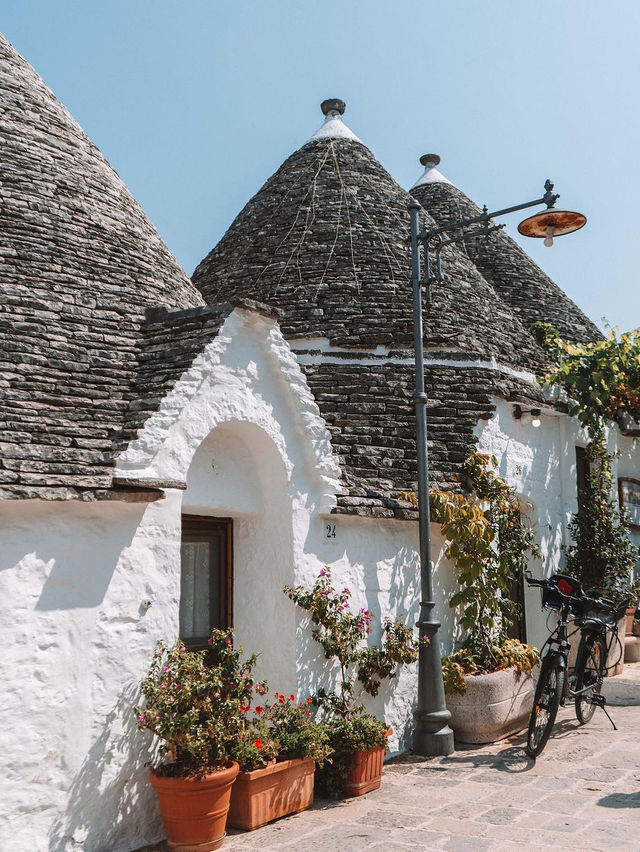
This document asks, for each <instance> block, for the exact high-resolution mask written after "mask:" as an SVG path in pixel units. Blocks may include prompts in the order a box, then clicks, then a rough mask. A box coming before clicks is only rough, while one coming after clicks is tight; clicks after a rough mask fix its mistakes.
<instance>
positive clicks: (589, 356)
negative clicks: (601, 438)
mask: <svg viewBox="0 0 640 852" xmlns="http://www.w3.org/2000/svg"><path fill="white" fill-rule="evenodd" d="M531 331H532V333H533V335H534V337H535V338H536V339H537V340H538V342H539V343H540V344H542V346H543V347H544V348H545V349H546V350H547V352H548V353H549V354H550V355H551V357H552V358H553V360H554V361H555V362H556V366H555V368H554V369H553V370H552V371H551V372H550V373H549V374H548V375H547V376H545V384H546V385H547V386H551V385H560V386H562V387H564V388H566V390H567V393H568V396H569V414H570V415H571V416H572V417H577V418H578V420H579V421H580V423H581V424H582V425H583V426H585V427H586V429H587V431H588V432H589V436H590V437H591V438H592V439H595V438H596V437H597V436H598V434H599V433H600V432H602V430H603V428H604V426H605V425H606V424H607V422H613V421H615V420H616V419H617V418H618V417H619V415H620V414H621V413H622V412H627V413H628V414H630V415H631V417H633V419H634V420H640V329H635V331H628V332H625V333H623V334H618V330H617V329H615V328H613V329H610V330H609V333H608V334H607V337H606V338H605V339H604V340H600V341H598V342H597V343H567V342H566V341H564V340H562V339H561V338H560V335H559V334H558V332H557V331H556V329H555V328H554V327H553V326H552V325H550V324H549V323H544V322H537V323H534V324H533V325H532V326H531Z"/></svg>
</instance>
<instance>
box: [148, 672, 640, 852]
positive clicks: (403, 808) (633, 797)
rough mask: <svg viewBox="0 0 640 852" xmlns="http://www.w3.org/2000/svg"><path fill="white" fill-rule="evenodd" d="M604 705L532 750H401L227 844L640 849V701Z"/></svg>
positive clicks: (337, 850)
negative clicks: (374, 770) (372, 784)
mask: <svg viewBox="0 0 640 852" xmlns="http://www.w3.org/2000/svg"><path fill="white" fill-rule="evenodd" d="M636 665H637V666H638V671H639V672H640V664H636ZM610 712H611V715H612V716H613V718H614V721H615V723H616V725H617V726H618V729H619V730H618V731H614V730H613V728H612V727H611V725H610V723H609V722H608V720H607V718H606V717H605V715H604V714H603V713H602V712H601V711H596V715H595V716H594V718H593V719H592V721H591V722H590V723H589V724H588V725H586V726H585V727H580V726H579V725H578V723H577V721H576V718H575V714H574V712H573V709H572V708H566V709H564V710H561V712H560V714H559V716H558V721H557V722H556V726H555V729H554V732H553V735H552V738H551V739H550V740H549V743H548V744H547V747H546V749H545V750H544V752H543V753H542V755H541V756H540V757H539V758H538V759H537V760H536V761H533V760H530V759H529V758H527V756H526V755H525V753H524V751H523V749H522V743H523V741H524V737H523V736H522V735H519V736H517V737H512V738H511V739H509V740H504V741H503V742H500V743H496V744H494V745H490V746H483V747H461V748H460V750H457V751H456V752H454V754H452V755H450V756H449V757H445V758H433V759H428V760H424V759H418V758H416V757H413V756H410V755H404V756H403V757H400V758H396V759H394V760H393V761H391V762H389V763H387V764H386V765H385V770H384V776H383V781H382V787H381V789H380V790H376V791H374V792H373V793H369V794H368V795H366V796H363V797H361V798H358V799H348V800H345V801H342V802H339V803H332V802H326V801H317V802H316V803H315V805H314V806H313V808H312V809H311V810H308V811H305V812H304V813H301V814H297V815H295V816H292V817H288V818H285V819H281V820H278V821H277V822H275V823H272V824H271V825H268V826H265V827H264V828H261V829H258V830H257V831H254V832H247V833H241V832H238V833H234V832H230V834H229V836H228V837H227V839H226V841H225V844H224V847H223V848H224V849H225V850H227V851H228V852H238V850H247V852H252V850H261V852H272V850H286V849H291V850H294V849H295V850H298V852H307V850H309V852H311V850H314V852H315V850H318V852H343V850H344V852H352V850H353V852H356V850H380V852H382V850H407V849H414V850H415V849H449V850H480V849H498V850H500V849H516V848H518V849H520V850H522V852H524V850H538V849H559V848H562V849H575V850H610V849H612V848H614V849H616V850H618V849H633V850H639V849H640V707H638V706H617V707H611V708H610ZM166 848H167V847H166V846H165V845H164V844H160V845H157V846H153V847H147V848H146V850H144V852H164V850H165V849H166ZM140 852H143V850H140Z"/></svg>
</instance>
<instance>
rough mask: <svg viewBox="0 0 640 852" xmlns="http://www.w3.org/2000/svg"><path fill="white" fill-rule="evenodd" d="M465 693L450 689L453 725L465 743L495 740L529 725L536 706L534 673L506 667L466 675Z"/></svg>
mask: <svg viewBox="0 0 640 852" xmlns="http://www.w3.org/2000/svg"><path fill="white" fill-rule="evenodd" d="M465 680H466V684H467V691H466V692H465V693H464V695H460V694H459V693H457V692H447V694H446V698H447V709H448V710H449V711H450V713H451V720H450V722H449V725H450V726H451V728H452V729H453V732H454V733H455V737H456V740H458V741H459V742H461V743H494V742H497V741H498V740H501V739H503V738H504V737H507V736H509V735H511V734H515V733H517V732H518V731H521V730H523V728H526V727H527V725H528V723H529V715H530V714H531V708H532V707H533V677H532V676H531V672H528V673H527V674H518V672H517V671H516V669H504V670H502V671H499V672H491V673H490V674H481V675H469V676H468V677H467V678H465Z"/></svg>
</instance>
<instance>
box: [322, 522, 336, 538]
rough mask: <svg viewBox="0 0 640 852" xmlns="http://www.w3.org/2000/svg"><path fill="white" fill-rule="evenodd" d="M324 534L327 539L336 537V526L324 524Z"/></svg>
mask: <svg viewBox="0 0 640 852" xmlns="http://www.w3.org/2000/svg"><path fill="white" fill-rule="evenodd" d="M324 528H325V532H326V537H327V538H335V537H336V525H335V524H325V527H324Z"/></svg>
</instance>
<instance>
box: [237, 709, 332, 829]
mask: <svg viewBox="0 0 640 852" xmlns="http://www.w3.org/2000/svg"><path fill="white" fill-rule="evenodd" d="M310 704H311V699H310V698H309V699H307V701H305V702H297V701H296V698H295V695H289V696H285V695H282V694H280V693H278V692H276V693H275V701H274V702H273V703H272V704H269V703H268V702H265V703H264V705H257V706H256V707H254V708H253V710H252V711H251V709H250V708H249V707H246V708H245V711H246V712H247V716H248V714H249V713H253V719H252V720H251V721H250V722H248V725H247V729H246V733H245V737H244V739H243V740H240V741H239V743H238V748H237V750H236V752H235V756H236V759H237V760H238V762H239V764H240V773H239V775H238V777H237V779H236V783H235V784H234V786H233V789H232V791H231V809H230V811H229V819H228V824H229V825H230V826H232V827H233V828H242V829H245V830H247V831H252V830H253V829H255V828H258V827H260V826H261V825H265V824H266V823H268V822H271V821H272V820H274V819H278V818H279V817H282V816H286V815H287V814H291V813H298V812H299V811H303V810H305V809H306V808H308V807H310V806H311V805H312V804H313V786H314V772H315V765H316V762H317V763H319V764H322V762H323V760H324V759H325V758H326V756H327V755H328V754H329V752H330V749H329V747H328V745H327V739H328V737H327V733H326V731H325V728H324V726H323V725H320V724H318V723H317V722H314V721H312V719H311V712H310V709H309V707H310Z"/></svg>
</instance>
